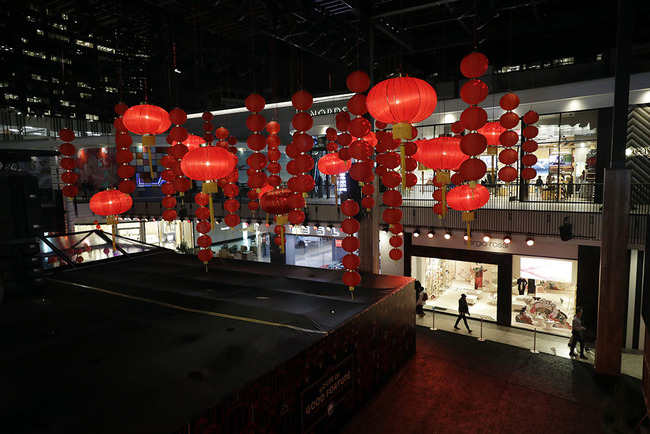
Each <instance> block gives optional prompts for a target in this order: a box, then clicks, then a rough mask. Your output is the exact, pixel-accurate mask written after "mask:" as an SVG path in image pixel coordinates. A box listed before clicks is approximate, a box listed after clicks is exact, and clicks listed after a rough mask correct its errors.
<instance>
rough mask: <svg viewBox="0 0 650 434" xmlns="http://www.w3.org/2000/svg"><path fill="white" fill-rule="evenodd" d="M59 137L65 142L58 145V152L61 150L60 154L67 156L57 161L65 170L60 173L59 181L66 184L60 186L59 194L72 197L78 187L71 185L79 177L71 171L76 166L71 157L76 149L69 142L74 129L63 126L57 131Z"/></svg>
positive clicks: (74, 195)
mask: <svg viewBox="0 0 650 434" xmlns="http://www.w3.org/2000/svg"><path fill="white" fill-rule="evenodd" d="M59 138H60V139H61V140H63V141H64V142H65V143H62V144H61V145H60V146H59V152H61V154H62V155H65V156H67V158H64V159H62V160H61V161H60V162H59V165H60V166H61V168H62V169H64V170H65V172H63V173H62V174H61V181H62V182H63V183H64V184H68V185H64V186H63V187H62V188H61V194H63V196H65V197H68V198H73V197H76V196H77V194H78V193H79V188H78V187H77V186H75V185H72V184H74V183H76V182H77V180H78V179H79V176H78V175H77V174H76V173H74V172H73V171H72V170H74V169H75V168H76V167H77V160H76V159H75V158H74V157H73V155H74V154H75V153H76V152H77V149H76V147H75V146H74V145H73V144H72V143H69V142H71V141H73V140H74V138H75V135H74V131H72V130H71V129H68V128H63V129H61V130H60V131H59Z"/></svg>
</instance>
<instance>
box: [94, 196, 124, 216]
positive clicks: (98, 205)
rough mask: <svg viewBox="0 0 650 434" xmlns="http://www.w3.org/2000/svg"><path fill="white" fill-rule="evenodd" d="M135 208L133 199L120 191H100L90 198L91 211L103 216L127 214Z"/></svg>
mask: <svg viewBox="0 0 650 434" xmlns="http://www.w3.org/2000/svg"><path fill="white" fill-rule="evenodd" d="M131 206H133V199H131V196H130V195H128V194H124V193H122V192H121V191H119V190H105V191H100V192H99V193H96V194H94V195H93V197H91V198H90V210H91V211H92V212H94V213H95V214H97V215H101V216H115V215H119V214H122V213H125V212H126V211H128V210H129V209H131Z"/></svg>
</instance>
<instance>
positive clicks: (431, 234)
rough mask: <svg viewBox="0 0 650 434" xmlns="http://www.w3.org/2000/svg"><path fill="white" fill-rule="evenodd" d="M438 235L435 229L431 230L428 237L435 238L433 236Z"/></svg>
mask: <svg viewBox="0 0 650 434" xmlns="http://www.w3.org/2000/svg"><path fill="white" fill-rule="evenodd" d="M435 234H436V232H435V231H434V230H433V229H429V233H428V234H427V237H429V238H433V236H434V235H435Z"/></svg>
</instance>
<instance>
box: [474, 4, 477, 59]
mask: <svg viewBox="0 0 650 434" xmlns="http://www.w3.org/2000/svg"><path fill="white" fill-rule="evenodd" d="M476 49H477V47H476V0H474V51H476Z"/></svg>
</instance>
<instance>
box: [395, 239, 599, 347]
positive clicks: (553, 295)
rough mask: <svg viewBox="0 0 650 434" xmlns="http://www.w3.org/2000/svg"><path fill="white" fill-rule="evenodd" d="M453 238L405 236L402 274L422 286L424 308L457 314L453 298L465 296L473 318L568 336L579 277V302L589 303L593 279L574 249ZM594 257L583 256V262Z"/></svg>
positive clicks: (516, 241) (551, 244) (538, 243)
mask: <svg viewBox="0 0 650 434" xmlns="http://www.w3.org/2000/svg"><path fill="white" fill-rule="evenodd" d="M408 235H410V234H408ZM453 235H454V236H452V238H451V239H449V240H446V239H444V238H443V237H441V236H436V237H434V238H428V237H418V238H413V237H410V236H407V237H406V238H409V241H410V248H409V249H408V251H406V249H405V251H406V255H405V258H404V259H405V263H404V265H405V268H406V269H405V274H406V275H411V276H413V277H414V278H416V279H417V280H419V281H420V282H421V283H422V285H423V286H424V288H425V289H426V291H427V293H428V295H429V300H428V302H427V304H428V305H431V306H433V307H435V309H436V311H438V312H444V313H450V314H456V313H457V310H458V299H459V298H460V295H461V294H465V295H466V296H467V302H468V305H469V308H470V312H471V314H472V315H473V317H475V318H483V319H484V320H486V321H494V322H496V323H498V324H500V325H506V326H513V327H520V328H525V329H530V330H533V329H536V330H538V331H543V332H546V333H552V334H556V335H562V336H568V335H570V333H571V329H570V324H571V320H572V319H573V314H574V312H575V308H576V305H577V302H576V300H578V299H579V297H578V287H579V284H580V278H582V280H583V282H582V283H583V285H582V287H583V292H584V297H583V298H584V301H585V302H586V303H587V305H589V306H590V305H591V301H590V297H593V296H594V288H593V286H592V284H593V276H591V277H589V276H588V271H587V270H585V269H584V267H582V268H583V269H582V271H580V270H579V267H578V258H579V257H580V248H579V246H578V245H576V244H569V243H562V242H561V241H559V240H558V241H555V240H552V239H549V240H546V241H545V240H541V239H538V240H536V242H535V245H534V246H527V245H526V243H525V242H524V239H523V237H522V239H518V238H517V237H514V238H513V241H512V242H511V243H510V244H506V243H504V242H503V240H500V239H493V240H491V241H489V242H485V241H482V240H473V241H472V242H471V247H470V248H469V249H468V248H467V244H466V242H465V241H464V240H463V238H462V234H460V233H455V234H453ZM560 243H562V244H560ZM559 255H562V256H563V257H559ZM593 256H594V255H593V252H592V254H591V258H587V257H586V256H585V260H586V264H589V263H590V262H593V261H594V259H596V258H594V257H593ZM592 265H593V264H592ZM587 266H588V265H587ZM592 275H593V273H592ZM583 306H584V305H583ZM592 317H593V318H595V311H594V312H592Z"/></svg>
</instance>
